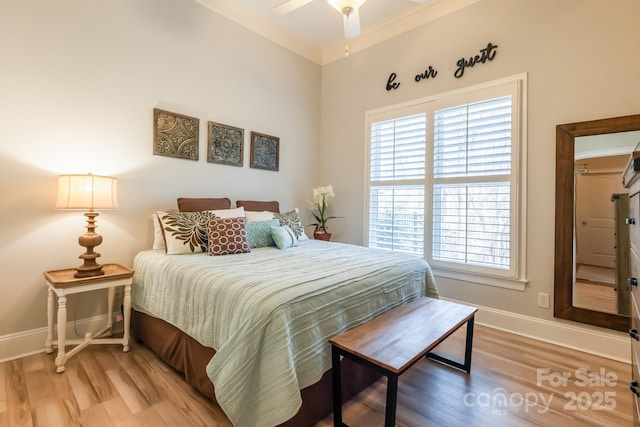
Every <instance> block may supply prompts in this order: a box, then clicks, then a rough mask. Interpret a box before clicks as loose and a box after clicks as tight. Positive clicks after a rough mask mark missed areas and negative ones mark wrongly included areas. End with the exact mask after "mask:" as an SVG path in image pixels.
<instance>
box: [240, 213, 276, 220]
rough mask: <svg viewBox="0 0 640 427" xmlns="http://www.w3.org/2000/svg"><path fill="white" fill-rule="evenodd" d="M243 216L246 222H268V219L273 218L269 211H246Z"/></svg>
mask: <svg viewBox="0 0 640 427" xmlns="http://www.w3.org/2000/svg"><path fill="white" fill-rule="evenodd" d="M245 216H246V218H247V222H255V221H269V220H270V219H273V218H274V217H273V212H269V211H262V212H256V211H246V212H245Z"/></svg>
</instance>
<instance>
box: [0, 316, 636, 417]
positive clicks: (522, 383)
mask: <svg viewBox="0 0 640 427" xmlns="http://www.w3.org/2000/svg"><path fill="white" fill-rule="evenodd" d="M464 333H465V330H464V327H463V328H462V329H461V330H459V331H458V332H456V333H455V334H454V335H452V336H451V337H450V338H449V339H448V340H447V341H445V342H444V343H442V344H441V345H440V347H439V348H438V350H439V352H440V353H443V354H446V355H448V356H453V357H462V351H463V348H464V342H463V340H464ZM53 360H54V355H48V354H44V353H41V354H37V355H34V356H30V357H26V358H24V359H19V360H14V361H11V362H5V363H3V364H0V427H17V426H41V427H43V426H47V427H48V426H55V427H61V426H152V427H163V426H229V425H230V423H229V421H228V420H227V419H226V417H225V416H224V413H223V412H222V411H221V410H220V408H219V407H218V406H217V405H215V404H212V403H210V402H208V401H207V400H206V399H205V398H203V397H202V396H201V395H200V394H198V393H197V392H195V391H193V390H192V389H191V388H190V387H189V386H188V385H186V384H185V383H184V382H183V380H182V378H181V377H180V375H178V374H177V373H176V372H174V371H173V370H172V369H171V368H169V367H167V366H166V365H165V364H164V363H162V362H160V361H159V360H158V359H157V358H156V357H155V356H154V355H153V354H152V353H151V352H150V351H149V350H148V349H147V348H146V347H144V346H142V345H138V344H134V345H133V346H132V349H131V351H130V352H129V353H122V351H121V347H120V346H115V345H109V346H90V347H89V348H87V349H85V350H83V351H81V352H80V353H79V354H78V355H76V356H74V357H73V358H71V359H70V360H69V361H68V362H67V365H66V366H67V370H66V372H65V373H63V374H56V373H55V366H54V363H53ZM630 372H631V367H630V366H629V365H627V364H624V363H620V362H615V361H612V360H609V359H604V358H600V357H597V356H593V355H589V354H585V353H581V352H578V351H575V350H570V349H566V348H563V347H558V346H554V345H550V344H546V343H542V342H540V341H535V340H531V339H528V338H524V337H521V336H517V335H513V334H509V333H506V332H502V331H498V330H495V329H490V328H487V327H482V326H479V325H476V330H475V337H474V349H473V360H472V368H471V375H465V374H463V373H461V372H458V371H455V370H453V369H450V368H447V367H445V366H443V365H440V364H437V363H435V362H432V361H429V360H423V361H421V362H419V363H418V364H417V365H415V366H414V367H413V368H411V369H410V370H409V371H407V372H406V373H405V374H404V375H402V376H401V377H400V385H399V393H398V411H397V425H400V426H407V427H422V426H492V427H493V426H545V427H548V426H563V427H564V426H608V427H609V426H630V425H631V423H632V417H631V414H632V412H631V411H632V404H633V401H632V394H631V392H630V391H629V387H628V384H629V381H630ZM343 375H348V373H347V372H343ZM563 376H564V378H565V380H564V381H563V380H562V378H563ZM385 393H386V380H384V379H382V380H380V381H378V382H377V383H375V384H374V385H373V386H371V387H370V388H368V389H366V390H364V391H363V392H362V393H360V394H359V395H358V396H356V397H355V398H354V399H352V400H351V401H349V402H348V403H347V404H346V405H345V406H344V409H343V416H344V420H345V422H346V423H348V424H349V425H350V426H351V427H372V426H381V425H383V423H384V402H385ZM331 425H333V423H332V418H331V416H329V417H327V418H326V419H325V420H323V421H322V422H320V423H319V424H318V425H317V426H316V427H329V426H331Z"/></svg>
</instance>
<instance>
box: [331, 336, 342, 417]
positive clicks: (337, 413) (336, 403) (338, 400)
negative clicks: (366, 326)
mask: <svg viewBox="0 0 640 427" xmlns="http://www.w3.org/2000/svg"><path fill="white" fill-rule="evenodd" d="M331 378H332V385H331V386H332V388H333V426H334V427H346V424H344V423H343V422H342V375H341V372H340V350H338V348H337V347H335V346H331Z"/></svg>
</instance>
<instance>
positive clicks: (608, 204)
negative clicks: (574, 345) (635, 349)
mask: <svg viewBox="0 0 640 427" xmlns="http://www.w3.org/2000/svg"><path fill="white" fill-rule="evenodd" d="M639 142H640V114H638V115H631V116H623V117H613V118H607V119H600V120H593V121H585V122H578V123H567V124H563V125H558V126H557V127H556V198H555V200H556V223H555V237H556V245H555V272H554V316H555V317H558V318H562V319H567V320H573V321H576V322H582V323H587V324H591V325H596V326H601V327H604V328H611V329H616V330H620V331H627V330H628V329H629V327H630V319H629V289H628V285H627V277H628V275H629V272H628V268H629V238H628V231H627V227H626V226H625V223H624V221H625V218H626V217H627V212H628V189H626V188H624V186H623V185H622V174H623V171H624V170H625V168H626V165H627V162H628V160H629V157H630V155H631V152H632V151H633V150H634V148H635V147H636V146H637V145H638V143H639Z"/></svg>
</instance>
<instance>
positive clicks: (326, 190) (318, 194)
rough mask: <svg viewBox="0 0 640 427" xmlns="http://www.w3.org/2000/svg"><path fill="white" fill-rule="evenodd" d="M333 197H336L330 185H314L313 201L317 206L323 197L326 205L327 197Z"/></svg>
mask: <svg viewBox="0 0 640 427" xmlns="http://www.w3.org/2000/svg"><path fill="white" fill-rule="evenodd" d="M334 197H336V195H335V193H334V192H333V186H332V185H327V186H326V187H316V188H314V189H313V203H315V204H316V205H318V206H320V205H321V204H322V199H323V198H324V203H325V206H326V205H328V204H329V203H328V202H329V199H333V198H334Z"/></svg>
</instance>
